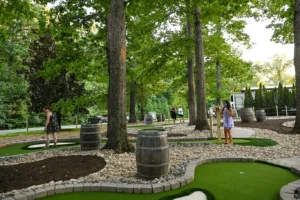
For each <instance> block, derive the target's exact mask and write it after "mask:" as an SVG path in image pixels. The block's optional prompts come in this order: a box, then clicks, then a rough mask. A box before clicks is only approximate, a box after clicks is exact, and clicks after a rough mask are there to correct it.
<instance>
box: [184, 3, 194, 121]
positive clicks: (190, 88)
mask: <svg viewBox="0 0 300 200" xmlns="http://www.w3.org/2000/svg"><path fill="white" fill-rule="evenodd" d="M185 4H186V37H187V39H190V38H191V37H192V24H191V17H190V16H191V13H192V12H191V5H190V0H186V1H185ZM186 51H187V68H188V109H189V125H195V124H196V102H195V87H194V84H195V82H194V66H193V55H192V50H191V46H190V45H187V46H186Z"/></svg>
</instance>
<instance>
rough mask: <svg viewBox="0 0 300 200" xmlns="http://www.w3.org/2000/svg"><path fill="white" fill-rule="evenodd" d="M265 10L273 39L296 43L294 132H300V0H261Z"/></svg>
mask: <svg viewBox="0 0 300 200" xmlns="http://www.w3.org/2000/svg"><path fill="white" fill-rule="evenodd" d="M259 5H261V6H262V9H263V12H264V13H265V14H266V16H267V17H268V18H272V19H273V20H272V23H271V24H270V25H269V26H268V27H269V28H272V29H273V30H274V32H273V37H272V39H273V40H275V41H276V42H282V43H294V65H295V77H296V91H298V92H296V110H297V112H296V120H295V125H294V127H293V130H292V132H295V133H300V112H299V110H300V92H299V91H300V28H299V27H300V0H291V1H277V0H264V1H260V2H259Z"/></svg>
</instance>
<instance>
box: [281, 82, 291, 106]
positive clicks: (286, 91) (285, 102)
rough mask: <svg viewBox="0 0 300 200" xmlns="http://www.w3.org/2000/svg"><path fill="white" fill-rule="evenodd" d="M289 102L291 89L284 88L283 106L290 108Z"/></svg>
mask: <svg viewBox="0 0 300 200" xmlns="http://www.w3.org/2000/svg"><path fill="white" fill-rule="evenodd" d="M289 102H290V92H289V89H287V87H284V88H283V105H284V106H288V107H290V105H289Z"/></svg>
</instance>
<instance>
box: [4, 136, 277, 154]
mask: <svg viewBox="0 0 300 200" xmlns="http://www.w3.org/2000/svg"><path fill="white" fill-rule="evenodd" d="M74 141H75V142H79V141H78V140H74ZM131 142H132V143H135V142H136V141H131ZM173 142H174V143H179V142H180V143H183V142H212V143H213V144H217V143H218V139H208V140H172V141H169V143H173ZM223 142H224V140H222V143H223ZM41 143H43V142H41ZM101 143H103V144H105V143H106V140H105V141H104V140H101ZM32 144H34V143H30V144H26V145H24V144H18V145H12V146H8V147H3V148H0V157H1V156H12V155H17V154H25V153H31V152H37V151H45V150H52V149H56V148H66V147H71V145H66V146H58V147H56V148H48V149H26V147H27V146H29V145H32ZM276 144H277V143H276V142H274V141H273V140H271V139H265V138H240V139H234V145H244V146H258V147H266V146H274V145H276ZM76 145H78V144H76ZM76 145H73V146H76Z"/></svg>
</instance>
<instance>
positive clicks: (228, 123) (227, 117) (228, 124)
mask: <svg viewBox="0 0 300 200" xmlns="http://www.w3.org/2000/svg"><path fill="white" fill-rule="evenodd" d="M222 115H223V118H224V134H225V143H224V144H229V145H232V144H233V142H232V134H231V129H232V128H233V127H234V123H233V118H232V117H233V116H234V113H233V111H232V109H231V106H230V103H229V101H227V100H225V101H224V108H223V111H222ZM228 139H229V143H228Z"/></svg>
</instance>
